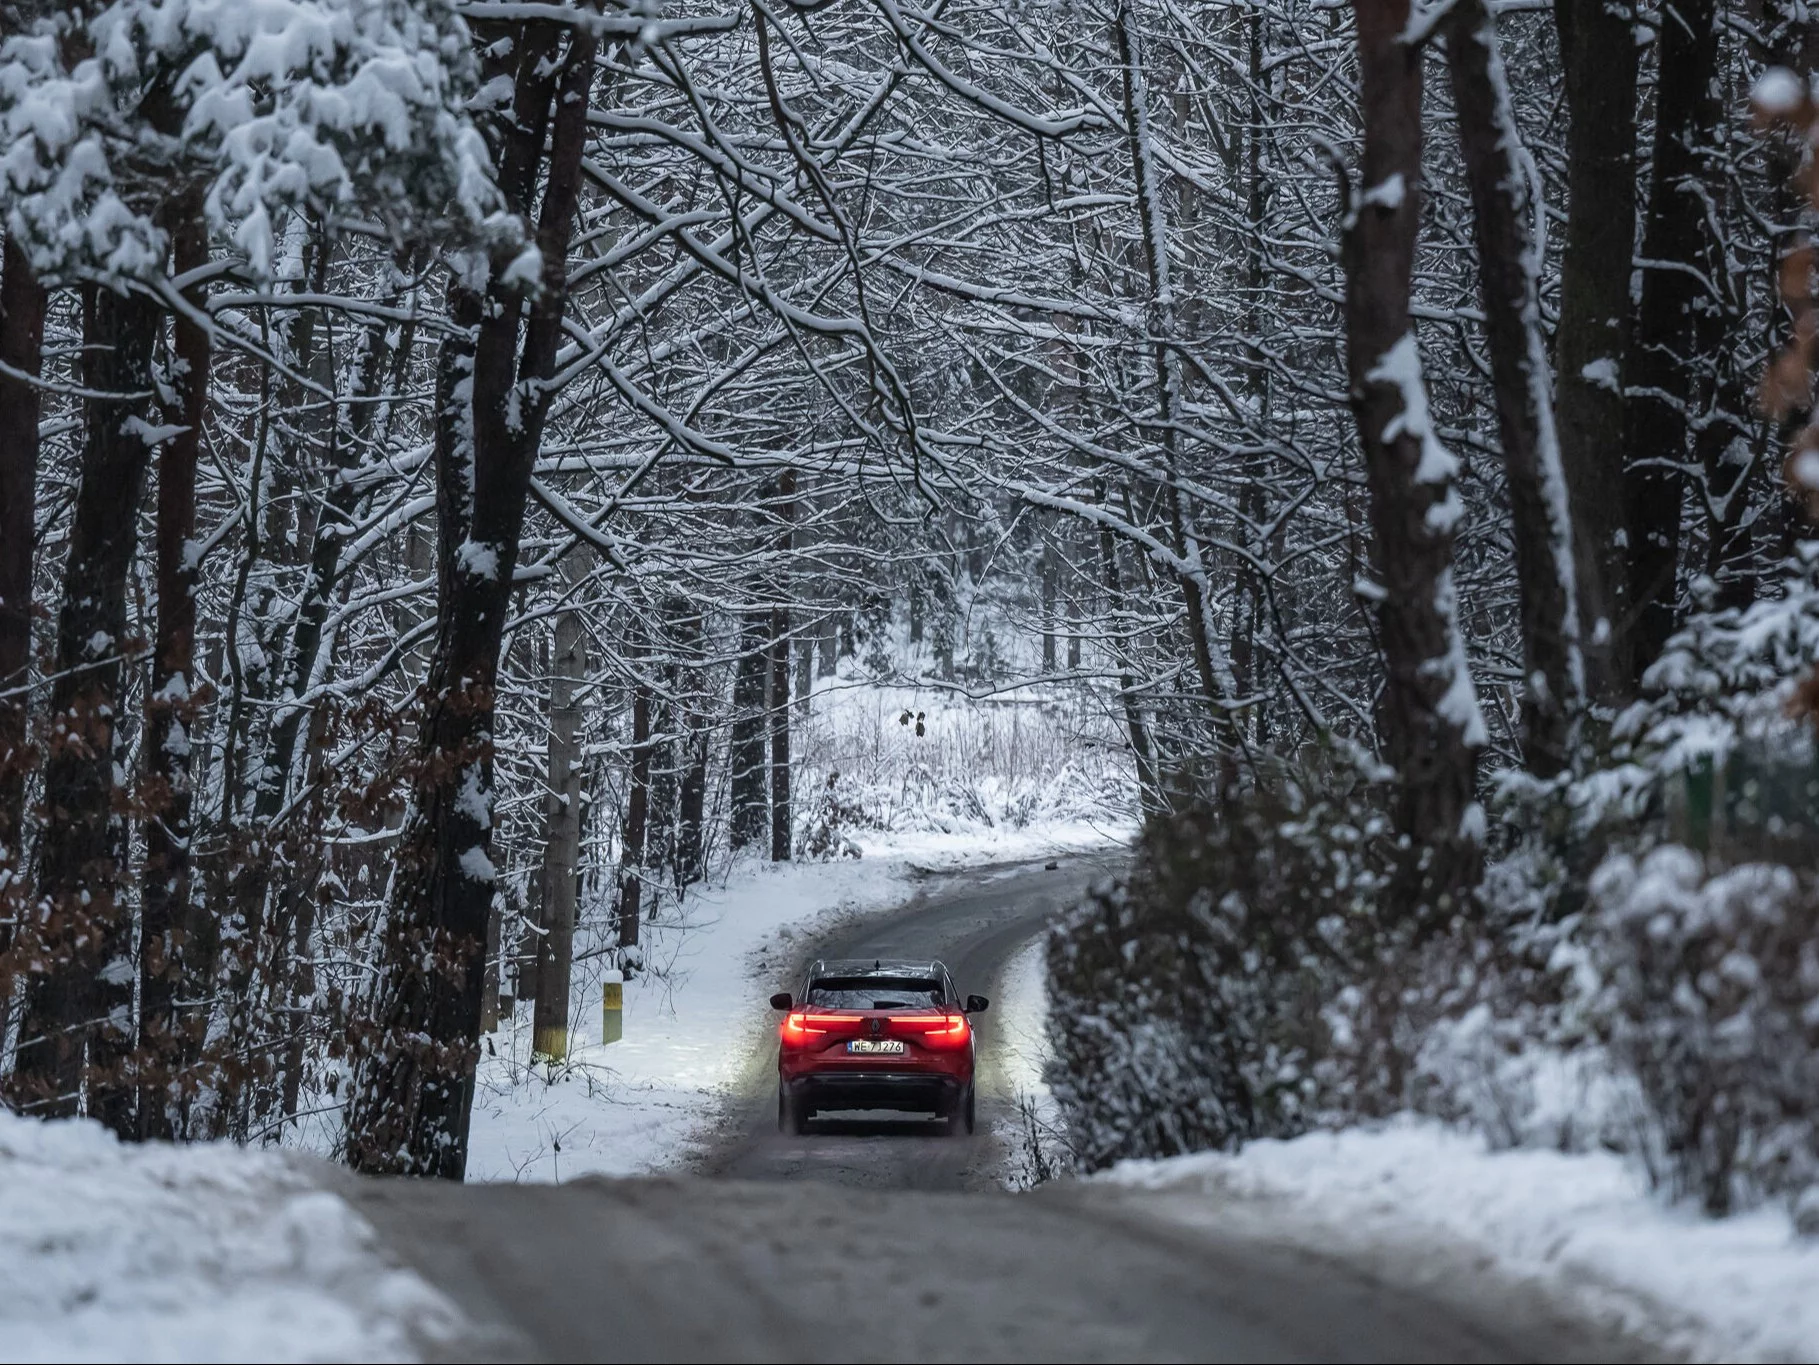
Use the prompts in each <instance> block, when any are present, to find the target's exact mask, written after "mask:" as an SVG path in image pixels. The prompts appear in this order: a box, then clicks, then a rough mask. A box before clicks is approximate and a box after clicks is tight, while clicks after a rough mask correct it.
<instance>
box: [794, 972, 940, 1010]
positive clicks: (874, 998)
mask: <svg viewBox="0 0 1819 1365" xmlns="http://www.w3.org/2000/svg"><path fill="white" fill-rule="evenodd" d="M808 1003H809V1004H811V1005H819V1006H821V1007H822V1008H823V1009H830V1010H902V1009H928V1008H929V1007H930V1006H934V1005H939V1004H940V1003H941V983H940V982H939V981H936V980H934V979H932V978H930V977H926V976H824V977H821V978H819V979H817V980H815V981H811V982H809V987H808Z"/></svg>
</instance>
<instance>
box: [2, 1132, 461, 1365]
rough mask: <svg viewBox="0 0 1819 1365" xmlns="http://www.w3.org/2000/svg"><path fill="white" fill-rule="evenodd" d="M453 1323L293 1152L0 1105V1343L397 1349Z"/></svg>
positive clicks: (32, 1354)
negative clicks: (133, 1130)
mask: <svg viewBox="0 0 1819 1365" xmlns="http://www.w3.org/2000/svg"><path fill="white" fill-rule="evenodd" d="M459 1326H460V1317H459V1314H458V1313H457V1311H456V1310H455V1308H454V1307H453V1306H452V1305H451V1304H450V1303H449V1302H448V1301H447V1300H446V1299H444V1298H443V1297H442V1296H441V1295H440V1294H438V1293H437V1292H436V1291H434V1290H432V1289H431V1288H430V1287H429V1286H428V1285H427V1284H425V1283H424V1281H423V1280H421V1279H420V1278H418V1277H417V1276H416V1275H415V1274H412V1273H411V1272H409V1271H405V1270H400V1269H397V1268H395V1267H393V1266H391V1265H389V1264H388V1263H387V1262H386V1261H385V1259H384V1258H383V1257H382V1256H381V1255H380V1253H379V1251H378V1250H377V1248H376V1245H375V1243H374V1239H373V1233H372V1229H371V1228H370V1227H369V1226H368V1225H367V1224H366V1223H365V1222H364V1221H363V1220H362V1219H361V1218H360V1217H359V1215H358V1214H356V1213H355V1212H354V1211H353V1210H352V1209H351V1208H350V1207H349V1206H348V1205H347V1204H346V1203H345V1202H344V1201H343V1200H342V1199H341V1198H340V1197H339V1196H337V1195H335V1194H333V1193H330V1192H328V1191H327V1190H325V1189H323V1188H322V1187H321V1186H320V1185H319V1184H316V1183H314V1182H312V1181H311V1179H310V1178H309V1176H308V1173H307V1171H306V1169H305V1166H304V1165H303V1164H299V1163H296V1162H293V1161H292V1160H291V1159H289V1158H286V1157H285V1156H283V1155H281V1154H279V1153H277V1152H274V1151H270V1150H265V1151H244V1150H241V1149H239V1148H236V1147H233V1146H231V1145H228V1144H226V1143H208V1144H201V1145H197V1146H193V1147H173V1146H170V1145H168V1144H163V1143H149V1144H146V1145H144V1146H123V1145H122V1144H120V1143H118V1142H116V1141H115V1140H114V1138H113V1136H112V1134H110V1133H108V1132H107V1131H106V1130H105V1129H104V1128H102V1127H101V1125H100V1124H98V1123H94V1122H92V1121H89V1120H75V1119H72V1120H67V1121H59V1122H51V1123H41V1122H38V1121H36V1120H30V1119H21V1118H17V1117H15V1116H13V1115H11V1114H8V1113H7V1112H5V1111H4V1110H0V1359H4V1360H96V1361H109V1360H154V1361H163V1360H170V1361H190V1360H211V1361H212V1360H220V1361H237V1360H413V1359H416V1358H417V1356H418V1353H419V1350H420V1348H421V1346H422V1345H423V1344H424V1343H427V1342H433V1341H435V1340H437V1339H439V1338H443V1337H452V1336H453V1335H454V1334H455V1332H456V1331H457V1330H458V1328H459Z"/></svg>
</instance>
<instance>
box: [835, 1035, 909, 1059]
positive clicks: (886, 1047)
mask: <svg viewBox="0 0 1819 1365" xmlns="http://www.w3.org/2000/svg"><path fill="white" fill-rule="evenodd" d="M846 1050H847V1051H848V1052H863V1053H866V1054H868V1055H871V1056H877V1055H878V1054H880V1053H888V1054H891V1055H893V1056H901V1055H902V1053H903V1051H904V1047H903V1040H902V1039H901V1038H855V1039H853V1041H852V1042H850V1043H848V1044H847V1045H846Z"/></svg>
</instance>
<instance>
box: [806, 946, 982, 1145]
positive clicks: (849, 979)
mask: <svg viewBox="0 0 1819 1365" xmlns="http://www.w3.org/2000/svg"><path fill="white" fill-rule="evenodd" d="M986 1004H987V1001H986V999H985V997H984V996H983V995H969V996H967V997H966V1002H965V1004H962V1003H961V1000H960V993H959V991H957V990H956V989H955V988H954V978H953V977H952V976H950V975H949V974H948V970H947V968H946V967H944V966H942V965H941V964H940V963H939V962H885V961H882V960H871V961H864V962H859V961H834V962H828V961H822V962H817V963H816V964H815V965H814V966H813V967H812V968H811V969H810V970H809V973H808V977H807V979H806V980H805V981H804V982H803V985H802V991H801V993H800V994H798V995H790V994H788V993H787V992H779V993H778V994H776V995H773V996H772V997H771V1005H772V1007H773V1008H775V1009H780V1010H783V1011H784V1012H785V1013H784V1016H783V1023H782V1025H781V1027H780V1028H779V1030H778V1034H779V1037H780V1040H781V1047H780V1048H779V1050H778V1053H777V1127H778V1129H779V1130H781V1131H785V1132H794V1133H802V1132H806V1131H807V1126H808V1121H809V1120H810V1119H812V1118H813V1117H814V1116H815V1115H816V1114H818V1113H825V1112H826V1111H828V1110H830V1109H904V1110H910V1111H913V1112H918V1113H924V1114H935V1115H938V1116H939V1117H941V1118H944V1119H946V1120H947V1127H946V1131H947V1132H949V1133H955V1132H958V1131H959V1130H960V1129H961V1127H963V1126H964V1127H965V1129H966V1131H967V1132H969V1133H970V1132H972V1131H973V1109H974V1105H973V1026H972V1022H971V1021H970V1020H969V1019H968V1018H967V1016H968V1015H969V1014H978V1013H979V1012H980V1011H981V1010H983V1009H984V1008H985V1007H986Z"/></svg>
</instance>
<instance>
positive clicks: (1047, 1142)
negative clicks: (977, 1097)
mask: <svg viewBox="0 0 1819 1365" xmlns="http://www.w3.org/2000/svg"><path fill="white" fill-rule="evenodd" d="M1046 951H1047V941H1046V939H1044V938H1041V937H1038V938H1036V939H1034V940H1032V941H1031V942H1029V943H1027V944H1025V945H1024V947H1023V948H1021V949H1019V950H1018V952H1017V954H1016V956H1014V957H1013V958H1011V960H1010V961H1009V962H1008V963H1006V964H1005V968H1004V973H1003V975H1002V976H1001V977H1000V978H999V980H998V997H997V999H996V1000H995V1001H994V1002H993V1004H992V1008H993V1010H994V1011H995V1012H996V1015H997V1018H996V1020H995V1023H994V1025H993V1027H994V1028H995V1029H996V1030H997V1038H998V1044H999V1045H998V1048H997V1049H996V1053H997V1056H998V1058H999V1064H1000V1065H1001V1066H1002V1067H1003V1069H1004V1070H1003V1074H1002V1075H1001V1076H999V1077H998V1082H999V1085H1000V1086H1001V1088H1002V1089H1003V1091H1004V1092H1005V1093H1006V1094H1009V1095H1011V1096H1013V1097H1014V1098H1015V1099H1016V1101H1017V1111H1016V1112H1015V1113H1012V1114H1006V1115H1001V1116H999V1117H998V1118H997V1119H996V1121H995V1123H994V1135H995V1136H996V1137H997V1139H998V1141H999V1143H1000V1144H1001V1145H1002V1146H1003V1147H1004V1150H1005V1153H1006V1157H1005V1168H1004V1184H1005V1186H1006V1187H1007V1188H1009V1189H1013V1190H1023V1189H1028V1188H1029V1187H1031V1186H1032V1185H1037V1184H1040V1183H1041V1182H1042V1181H1044V1180H1052V1179H1054V1178H1055V1177H1056V1176H1059V1175H1065V1174H1067V1173H1068V1172H1069V1171H1070V1170H1071V1169H1072V1166H1073V1160H1072V1156H1071V1154H1070V1153H1069V1152H1068V1149H1067V1139H1066V1130H1065V1126H1064V1124H1063V1122H1062V1119H1061V1108H1060V1106H1059V1105H1058V1104H1057V1103H1056V1102H1055V1097H1054V1094H1053V1093H1052V1092H1051V1091H1050V1090H1049V1086H1048V1082H1047V1081H1046V1080H1044V1079H1043V1076H1042V1068H1043V1065H1044V1064H1045V1063H1046V1062H1047V1061H1048V1058H1049V1046H1048V1033H1047V1029H1048V969H1047V966H1046V965H1045V962H1044V957H1045V953H1046Z"/></svg>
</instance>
